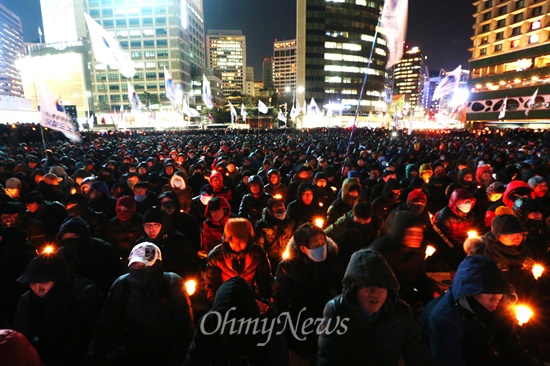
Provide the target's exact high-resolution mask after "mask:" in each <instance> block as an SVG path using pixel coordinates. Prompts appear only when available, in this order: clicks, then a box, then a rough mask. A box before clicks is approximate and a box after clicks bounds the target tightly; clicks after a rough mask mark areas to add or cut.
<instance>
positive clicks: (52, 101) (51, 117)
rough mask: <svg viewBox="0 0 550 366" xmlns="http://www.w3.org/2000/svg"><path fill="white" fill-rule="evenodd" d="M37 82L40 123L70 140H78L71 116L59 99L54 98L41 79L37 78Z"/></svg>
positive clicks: (78, 136)
mask: <svg viewBox="0 0 550 366" xmlns="http://www.w3.org/2000/svg"><path fill="white" fill-rule="evenodd" d="M37 83H38V92H39V93H40V115H41V118H40V124H41V125H42V126H43V127H46V128H50V129H52V130H55V131H60V132H63V134H64V135H65V136H66V137H67V138H68V139H69V140H71V141H72V142H80V134H79V133H78V131H77V130H76V127H75V125H74V123H73V118H72V117H71V116H70V115H69V114H68V113H67V112H66V111H65V107H64V106H63V103H62V102H61V99H59V98H56V97H55V96H54V94H53V93H52V91H51V90H50V88H48V86H47V85H46V84H45V83H44V82H43V81H42V80H37Z"/></svg>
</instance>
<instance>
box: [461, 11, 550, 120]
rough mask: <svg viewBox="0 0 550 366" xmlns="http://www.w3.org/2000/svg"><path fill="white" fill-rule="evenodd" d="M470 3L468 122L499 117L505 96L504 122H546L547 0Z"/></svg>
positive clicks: (549, 90) (549, 91) (549, 75)
mask: <svg viewBox="0 0 550 366" xmlns="http://www.w3.org/2000/svg"><path fill="white" fill-rule="evenodd" d="M474 6H475V11H474V18H475V22H474V23H475V24H474V35H473V37H472V41H473V47H472V48H470V51H471V52H472V58H471V59H470V80H469V84H468V85H469V89H470V98H469V102H468V104H467V120H468V122H470V123H471V124H472V125H479V124H483V123H485V122H488V121H492V122H496V121H498V116H499V112H500V110H501V109H502V105H503V102H504V99H505V98H506V97H507V98H508V101H507V107H506V114H505V117H504V119H505V120H506V121H512V122H514V121H515V122H519V123H525V122H531V121H546V122H548V121H550V72H549V71H550V67H549V65H550V38H549V37H548V33H549V31H550V0H517V1H497V0H478V1H475V2H474ZM535 91H537V95H538V96H537V97H536V100H535V104H534V105H533V107H532V109H531V110H530V111H529V112H528V115H526V110H527V109H528V105H527V103H528V101H529V99H531V97H532V96H533V94H534V93H535Z"/></svg>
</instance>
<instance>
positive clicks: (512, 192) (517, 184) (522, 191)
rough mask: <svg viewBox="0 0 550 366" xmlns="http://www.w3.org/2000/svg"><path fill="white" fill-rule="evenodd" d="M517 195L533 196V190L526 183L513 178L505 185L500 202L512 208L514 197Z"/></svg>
mask: <svg viewBox="0 0 550 366" xmlns="http://www.w3.org/2000/svg"><path fill="white" fill-rule="evenodd" d="M518 195H520V196H528V197H530V198H535V192H533V189H532V188H531V187H530V186H529V185H528V184H527V183H525V182H524V181H522V180H513V181H511V182H510V183H508V184H507V185H506V190H505V191H504V193H503V194H502V203H504V204H505V205H506V206H508V207H510V208H513V206H514V201H515V198H516V197H517V196H518Z"/></svg>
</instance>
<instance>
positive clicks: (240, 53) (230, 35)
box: [206, 30, 246, 96]
mask: <svg viewBox="0 0 550 366" xmlns="http://www.w3.org/2000/svg"><path fill="white" fill-rule="evenodd" d="M206 49H207V64H208V67H209V68H212V69H214V70H216V71H219V72H220V74H221V76H222V80H223V94H224V95H225V96H229V95H231V94H232V93H241V94H244V93H245V92H246V91H245V86H246V37H245V36H244V35H243V34H242V32H241V31H240V30H208V32H207V34H206Z"/></svg>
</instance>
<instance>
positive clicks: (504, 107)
mask: <svg viewBox="0 0 550 366" xmlns="http://www.w3.org/2000/svg"><path fill="white" fill-rule="evenodd" d="M507 102H508V97H506V98H504V102H502V108H500V113H499V114H498V119H503V118H504V115H505V114H506V103H507Z"/></svg>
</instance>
